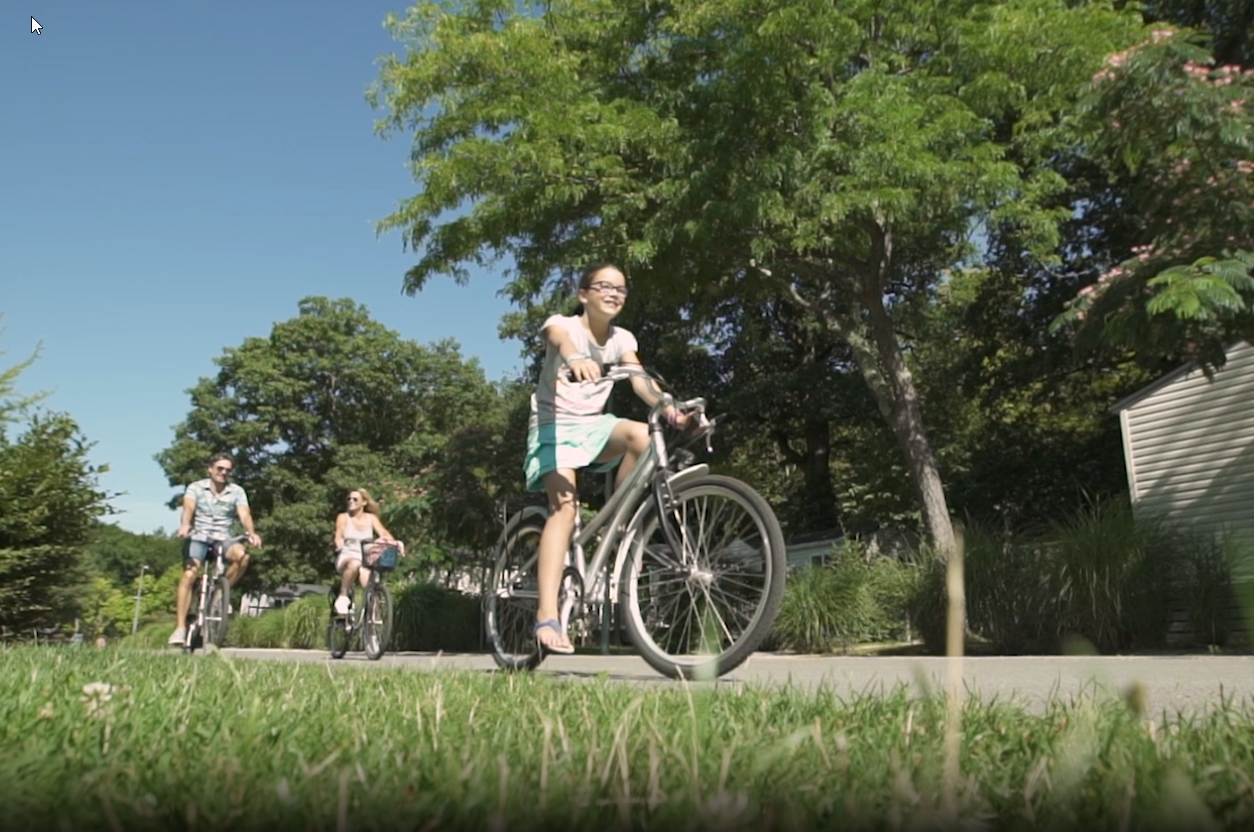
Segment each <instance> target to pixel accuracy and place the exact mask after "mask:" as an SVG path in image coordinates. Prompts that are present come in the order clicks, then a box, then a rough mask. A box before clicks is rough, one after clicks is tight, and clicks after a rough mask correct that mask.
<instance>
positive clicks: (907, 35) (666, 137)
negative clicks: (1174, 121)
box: [372, 0, 1142, 536]
mask: <svg viewBox="0 0 1254 832" xmlns="http://www.w3.org/2000/svg"><path fill="white" fill-rule="evenodd" d="M389 23H390V26H391V28H392V30H393V33H394V35H395V36H396V37H397V38H398V39H399V40H401V41H402V42H403V43H404V44H405V46H406V50H405V52H404V54H403V55H400V56H398V55H389V56H386V57H385V58H384V59H383V62H382V63H383V67H382V70H381V74H380V80H379V83H378V85H377V87H376V89H375V90H374V91H373V92H372V101H373V102H374V103H375V104H376V105H378V106H381V107H383V108H385V109H386V114H385V117H384V118H383V120H382V121H381V123H380V125H379V129H380V132H382V133H385V134H387V133H391V132H396V131H408V130H412V131H413V132H414V149H413V163H412V169H413V173H414V175H415V178H416V179H417V182H418V185H419V193H418V195H416V196H414V197H413V198H411V199H409V200H406V201H405V202H404V203H402V205H401V207H400V208H399V209H398V210H397V211H396V212H394V213H393V214H392V215H390V216H389V217H387V218H386V219H385V220H384V221H383V222H382V223H381V225H380V229H381V230H390V229H398V230H400V231H401V232H402V233H403V234H404V239H405V243H406V245H407V246H408V247H409V248H411V249H412V250H413V251H414V252H415V254H416V256H417V262H416V263H415V265H414V266H413V267H412V268H411V269H410V270H409V272H408V273H407V275H406V279H405V286H406V288H407V289H408V290H410V291H416V290H418V289H420V288H421V287H422V286H423V285H424V284H425V283H426V281H427V280H429V279H430V278H432V277H434V276H437V275H450V276H452V277H453V278H454V279H456V280H459V281H460V280H465V279H466V277H467V275H468V272H467V265H468V264H482V263H485V262H487V261H488V260H490V259H492V258H494V257H497V256H501V255H505V254H508V255H511V256H512V258H513V260H514V262H515V263H516V269H515V270H514V271H513V273H512V275H511V280H510V282H509V284H508V286H507V287H506V294H507V295H508V296H509V297H510V298H511V299H513V300H515V301H516V302H517V303H518V304H519V305H520V306H522V307H523V311H522V312H521V313H519V314H516V315H513V316H511V317H510V319H509V320H508V321H507V322H506V326H507V327H509V328H510V329H511V331H512V332H514V333H515V334H517V333H519V332H525V333H528V334H530V333H532V332H534V327H535V324H536V323H537V322H538V320H537V319H538V318H539V317H540V316H541V315H543V314H544V313H545V312H548V311H550V310H552V309H553V308H554V307H555V306H558V305H560V304H561V303H562V302H564V301H565V300H566V299H568V298H569V297H570V294H571V289H570V283H569V278H570V276H571V274H572V272H573V271H574V270H576V269H577V268H578V267H579V266H580V265H581V264H583V263H586V262H589V261H592V260H600V259H605V258H609V259H613V260H616V261H619V262H621V263H622V264H623V265H624V266H625V267H626V268H627V269H628V271H629V273H630V274H631V277H632V281H633V296H632V297H633V300H632V303H631V304H629V307H628V312H627V313H625V318H624V323H625V324H628V325H632V324H634V323H635V321H634V320H628V318H629V317H630V316H631V315H632V314H634V313H632V312H631V311H630V310H631V309H632V308H633V307H635V308H643V309H645V310H647V315H645V317H646V318H647V317H648V316H649V315H653V316H658V317H657V319H656V320H655V321H654V326H655V327H656V328H658V329H659V330H666V329H667V328H669V330H670V334H669V335H668V336H667V337H668V338H669V339H670V340H671V341H672V342H674V343H677V344H693V343H697V344H701V345H711V348H712V349H714V350H715V351H718V352H720V353H722V354H720V355H719V356H716V358H717V360H718V363H719V364H720V365H721V369H722V370H723V372H724V374H725V375H727V376H730V375H731V371H734V381H731V382H730V383H729V386H731V387H734V388H735V389H736V390H739V391H744V390H746V389H748V388H754V389H753V392H752V393H744V392H741V394H740V396H739V398H737V399H736V401H734V402H733V404H735V405H736V406H737V408H738V409H739V410H742V411H744V412H746V414H747V416H748V418H747V419H746V422H745V425H746V429H745V431H744V433H749V432H752V431H753V430H755V429H761V427H763V426H764V423H766V424H767V425H769V429H771V430H772V431H773V432H774V433H773V434H772V436H771V440H772V442H773V443H774V444H775V445H776V448H777V452H776V454H775V455H774V456H775V459H776V460H777V464H778V465H780V466H795V467H796V468H797V469H799V470H801V471H802V472H803V476H804V477H805V486H804V488H803V489H799V490H798V489H796V488H795V486H793V485H791V484H787V483H784V484H781V485H780V486H778V491H780V492H784V493H789V492H791V495H790V499H795V502H796V514H797V516H798V518H800V519H799V521H798V522H799V523H800V524H802V525H809V524H816V523H817V524H826V523H829V522H832V520H833V511H832V506H831V504H832V491H833V490H835V491H840V490H843V489H852V488H854V487H856V488H861V489H864V491H865V492H866V493H867V494H869V495H870V496H869V497H868V499H867V500H866V501H864V502H869V501H870V500H877V501H881V502H884V503H891V502H892V501H893V500H894V499H895V498H896V494H895V493H891V492H896V491H899V490H900V489H899V488H894V489H891V490H890V489H885V488H884V487H882V485H881V483H879V482H876V483H873V484H868V483H866V482H865V481H857V480H855V481H854V482H852V483H846V482H844V481H843V480H842V478H843V476H844V473H845V472H840V471H838V472H835V473H834V474H833V476H831V477H830V478H829V473H832V472H829V470H828V468H827V459H828V457H829V454H830V453H831V451H832V448H833V447H836V446H838V445H839V444H840V440H841V439H844V438H845V437H842V436H835V435H833V434H834V433H835V432H834V431H831V424H832V421H833V420H839V419H844V418H849V417H850V416H851V415H853V414H856V415H857V416H859V417H860V416H862V414H863V413H865V412H867V411H870V412H875V410H878V412H879V414H880V416H881V417H883V418H884V419H885V421H886V423H887V424H888V425H891V428H892V432H891V434H889V436H890V438H891V442H892V444H893V445H895V446H896V447H895V449H893V450H892V451H891V453H893V454H894V455H896V456H904V460H903V462H904V464H902V466H901V471H902V473H903V474H904V477H905V479H906V481H910V482H912V483H913V485H914V491H915V493H914V494H907V495H906V500H907V501H909V502H911V503H912V504H911V505H909V506H908V507H907V508H908V511H915V510H918V509H919V507H920V506H922V508H923V511H924V515H925V518H924V519H925V521H926V522H927V524H928V528H929V531H931V532H933V533H937V534H941V535H943V536H947V535H948V531H947V530H948V514H947V512H946V511H945V509H944V508H943V506H944V495H943V493H940V491H941V489H940V482H939V478H938V477H935V476H932V474H934V472H935V464H934V462H933V459H932V451H931V449H930V445H929V439H928V435H927V432H926V431H925V430H924V427H923V420H922V419H921V418H920V417H919V414H918V412H917V408H916V405H915V402H916V401H917V398H918V397H917V395H916V390H915V387H914V381H913V378H912V376H911V375H910V374H909V373H908V372H906V371H905V369H904V368H903V366H902V361H901V358H902V356H901V346H902V340H903V327H902V326H901V321H900V314H901V310H902V308H903V306H906V305H908V304H909V302H910V301H911V300H912V299H920V298H926V297H927V296H929V293H930V292H931V291H932V290H933V289H934V287H936V286H937V285H938V284H939V283H941V282H943V281H944V279H945V277H946V275H947V273H948V272H949V271H950V270H952V269H953V268H955V267H956V266H959V265H962V264H963V263H964V262H965V261H966V260H967V259H968V258H970V257H971V256H973V255H975V254H976V251H975V246H974V245H972V242H971V239H970V237H971V234H972V231H973V229H975V228H977V227H980V226H983V227H985V228H1006V229H1013V230H1014V231H1015V233H1016V234H1017V236H1018V240H1019V243H1020V248H1021V250H1023V251H1026V252H1031V253H1033V254H1034V255H1037V256H1040V257H1048V256H1050V254H1051V253H1052V250H1053V248H1054V246H1055V244H1056V242H1057V240H1058V238H1059V234H1058V225H1059V223H1060V222H1062V221H1063V220H1065V219H1066V217H1068V216H1069V215H1070V212H1069V211H1068V210H1067V208H1066V207H1065V206H1063V205H1061V204H1060V195H1061V194H1062V193H1063V191H1064V188H1065V185H1066V182H1065V180H1064V179H1063V177H1062V176H1061V175H1059V174H1058V172H1057V171H1055V170H1053V169H1052V168H1051V167H1050V164H1051V161H1052V160H1053V159H1054V158H1055V157H1056V156H1057V155H1058V154H1059V153H1060V152H1061V151H1062V149H1063V148H1065V147H1067V146H1069V144H1068V143H1069V142H1070V141H1071V139H1070V137H1069V135H1068V134H1067V132H1066V131H1065V130H1063V129H1062V127H1061V125H1062V120H1063V117H1064V114H1066V113H1067V112H1068V111H1069V110H1070V109H1071V108H1073V107H1074V104H1075V100H1076V98H1077V96H1078V95H1079V93H1080V91H1081V88H1082V86H1083V84H1084V83H1085V81H1086V80H1087V79H1088V78H1089V77H1090V76H1091V75H1092V73H1093V72H1094V71H1096V70H1097V69H1098V68H1099V62H1100V56H1101V55H1104V54H1108V53H1109V52H1111V51H1114V50H1116V49H1119V48H1123V47H1125V46H1127V45H1129V44H1130V43H1132V42H1134V40H1135V39H1136V37H1137V36H1138V33H1139V32H1140V31H1141V28H1142V27H1141V23H1140V21H1139V19H1138V16H1137V15H1136V14H1134V13H1132V12H1130V11H1128V12H1121V11H1116V10H1114V9H1112V8H1111V6H1110V5H1109V4H1106V3H1081V4H1076V3H1068V2H1063V0H1056V1H1051V0H1014V2H970V3H964V4H960V5H954V4H934V3H923V2H907V3H903V4H897V5H895V6H893V7H892V8H891V9H885V8H883V7H882V6H881V5H880V4H873V3H863V2H854V3H836V4H833V3H827V4H823V3H817V4H816V3H807V2H800V1H799V0H792V2H788V1H787V0H786V1H785V2H778V3H774V4H770V5H767V6H762V5H761V4H755V3H747V2H743V0H684V2H680V3H677V4H669V5H666V6H658V5H657V4H652V3H648V2H638V1H636V0H633V1H632V2H625V3H615V4H606V3H600V2H594V1H593V0H567V2H563V3H559V4H556V5H553V4H543V5H541V4H536V5H530V4H522V5H520V6H516V7H507V6H503V5H501V4H498V3H496V2H489V1H488V0H484V2H470V3H465V4H458V5H456V6H451V5H443V4H423V5H420V6H417V7H415V8H413V9H411V10H410V12H409V14H408V16H407V17H406V18H405V19H403V20H398V19H395V18H392V19H390V21H389ZM776 309H778V310H781V311H780V314H778V315H773V316H772V317H771V318H770V319H769V323H768V325H766V326H765V327H757V328H755V329H751V328H750V327H747V326H745V325H744V323H745V322H746V321H749V320H753V319H754V318H755V316H758V317H761V313H762V311H763V310H772V311H773V310H776ZM654 346H658V345H656V344H655V345H654ZM734 350H739V352H738V353H737V354H735V355H734V356H733V355H732V353H733V351H734ZM677 351H678V350H677ZM855 370H856V371H858V372H859V373H860V374H861V375H862V377H863V379H864V381H865V382H866V383H867V384H868V386H869V389H870V391H871V393H872V394H873V397H866V396H864V397H862V400H861V401H857V400H853V401H850V400H848V399H846V398H843V397H842V396H841V395H840V394H841V393H842V392H844V389H845V388H844V384H843V382H844V381H845V380H846V378H845V377H846V375H848V374H851V373H852V372H853V371H855ZM731 400H732V397H730V396H729V402H730V401H731ZM871 401H873V402H874V408H875V409H874V410H873V409H872V408H870V407H868V405H869V403H870V402H871ZM776 403H778V404H776ZM781 411H783V412H781ZM776 434H777V435H776ZM736 464H738V465H741V466H744V467H748V465H749V461H748V460H742V461H740V462H738V463H736ZM892 465H893V462H887V463H881V466H882V467H890V466H892ZM758 467H759V468H761V467H762V466H758ZM761 473H762V479H761V480H760V481H762V482H768V481H769V480H778V479H780V478H779V477H778V476H775V477H771V476H770V472H769V471H762V472H761ZM833 481H834V482H833ZM757 482H758V481H755V484H757ZM834 486H835V487H834ZM767 487H768V489H769V490H776V488H777V486H776V484H775V483H770V485H769V486H767ZM792 495H795V498H794V497H793V496H792ZM920 497H924V499H922V500H920ZM893 508H894V510H895V511H896V512H897V513H898V514H902V513H906V512H902V511H901V510H900V509H899V508H898V507H897V506H894V507H893ZM841 519H843V518H841Z"/></svg>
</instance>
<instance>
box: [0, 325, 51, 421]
mask: <svg viewBox="0 0 1254 832" xmlns="http://www.w3.org/2000/svg"><path fill="white" fill-rule="evenodd" d="M2 317H3V316H0V318H2ZM3 334H4V330H3V329H0V335H3ZM0 355H4V351H3V350H0ZM38 357H39V350H38V349H36V350H35V352H34V354H33V355H31V356H30V358H27V359H26V360H25V361H19V362H18V363H17V364H14V365H13V366H12V367H8V368H6V369H4V370H0V431H3V430H4V427H5V425H6V424H8V423H9V422H12V421H13V420H14V419H15V418H16V417H17V416H19V415H20V414H22V413H23V412H24V411H26V409H27V408H29V407H30V406H31V405H33V404H35V403H36V402H38V401H40V400H41V399H43V398H45V396H46V395H47V394H44V393H38V394H35V395H33V396H22V395H18V392H17V379H18V376H20V375H21V374H22V371H23V370H25V369H26V368H27V367H29V366H30V365H32V364H34V363H35V359H37V358H38Z"/></svg>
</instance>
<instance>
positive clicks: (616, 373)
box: [583, 364, 714, 436]
mask: <svg viewBox="0 0 1254 832" xmlns="http://www.w3.org/2000/svg"><path fill="white" fill-rule="evenodd" d="M632 377H640V378H643V379H646V380H647V381H648V382H649V383H650V384H652V385H653V386H654V387H655V389H656V390H657V393H658V401H657V403H656V404H654V405H653V407H651V408H650V409H649V424H650V425H654V426H655V425H657V424H658V419H659V418H660V416H661V414H662V411H663V410H665V409H666V408H667V407H670V406H672V405H673V406H674V407H676V408H678V409H679V410H681V411H683V412H685V413H694V414H696V417H697V430H696V431H695V432H694V434H695V435H697V436H699V435H701V434H702V433H707V434H708V433H709V432H711V431H712V430H713V428H714V423H713V422H712V421H710V420H709V419H708V418H707V417H706V415H705V399H704V398H701V397H698V398H695V399H687V400H685V401H675V397H674V396H673V395H671V394H670V393H668V392H666V391H665V390H663V389H662V386H661V382H660V380H659V379H658V378H657V377H656V376H655V375H653V373H650V372H649V371H648V370H646V369H645V368H644V367H642V366H640V365H639V364H615V365H613V366H611V367H610V368H609V369H608V370H607V371H606V373H605V375H603V376H601V377H600V378H599V379H594V380H592V381H585V382H583V383H584V384H593V385H596V384H613V383H615V382H619V381H623V380H624V379H629V378H632Z"/></svg>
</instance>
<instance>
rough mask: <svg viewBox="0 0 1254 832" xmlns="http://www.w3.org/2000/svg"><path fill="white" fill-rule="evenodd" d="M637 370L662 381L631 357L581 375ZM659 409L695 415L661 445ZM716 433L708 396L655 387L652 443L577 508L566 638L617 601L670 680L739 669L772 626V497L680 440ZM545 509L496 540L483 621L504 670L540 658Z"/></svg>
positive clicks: (566, 583) (775, 526) (780, 589)
mask: <svg viewBox="0 0 1254 832" xmlns="http://www.w3.org/2000/svg"><path fill="white" fill-rule="evenodd" d="M634 375H642V376H643V377H645V378H647V379H649V380H650V381H651V382H652V383H653V384H654V385H657V384H658V379H656V378H655V377H654V376H652V375H651V374H649V373H648V372H647V371H645V370H644V369H643V368H641V367H639V366H636V365H620V366H617V367H612V368H610V369H609V372H607V373H606V375H605V376H603V377H602V378H601V379H600V380H598V381H595V382H586V383H590V384H601V383H614V382H617V381H621V380H623V379H627V378H630V377H632V376H634ZM667 405H674V406H676V407H678V408H679V409H680V410H681V411H683V412H686V413H689V414H691V416H692V419H693V422H694V423H695V428H694V429H693V430H691V431H688V432H687V433H686V434H685V435H683V436H681V437H679V438H678V439H677V440H672V441H671V442H669V443H668V441H667V439H666V437H665V435H664V434H665V428H664V425H663V421H664V420H663V419H662V413H663V410H664V409H665V407H666V406H667ZM713 431H714V422H713V421H712V420H710V419H708V418H707V417H706V415H705V400H704V399H692V400H690V401H685V402H676V401H674V399H673V397H672V396H671V395H669V394H663V396H662V399H661V400H660V401H659V402H658V403H657V404H656V405H655V406H654V407H653V408H651V409H650V412H649V439H650V441H649V448H648V450H646V451H645V453H643V454H642V455H641V457H640V460H639V462H638V463H637V465H636V468H635V469H634V470H633V471H632V472H631V473H630V474H629V475H628V476H627V479H626V480H625V481H624V482H623V483H622V485H621V486H620V487H619V488H618V489H617V490H616V491H615V492H614V493H613V494H612V495H610V496H609V498H608V500H607V502H606V504H605V506H604V507H603V508H602V509H601V510H600V511H599V512H598V513H597V514H596V516H595V517H593V518H592V519H591V520H590V521H589V522H588V523H587V525H584V524H583V523H582V521H581V519H580V512H579V511H576V513H575V516H576V521H575V532H574V535H573V536H572V540H571V546H570V549H569V550H568V552H567V558H566V564H567V565H566V570H565V572H564V573H563V576H562V588H561V594H560V596H559V610H560V613H559V618H560V622H561V625H562V627H563V628H564V629H565V630H566V632H567V633H568V634H571V635H572V637H574V636H573V633H572V628H574V627H576V625H578V626H579V628H580V629H582V630H584V631H585V632H586V631H590V630H591V629H592V626H591V622H590V621H589V618H590V615H589V612H590V611H591V610H593V609H595V608H596V607H597V606H598V605H600V604H601V603H602V600H603V599H610V601H611V603H613V599H617V604H618V608H619V611H620V614H621V615H622V616H623V618H624V623H625V625H626V630H627V635H628V637H629V638H630V639H631V642H632V643H633V644H634V645H635V646H636V648H637V649H638V650H639V651H640V654H641V656H642V657H643V658H644V660H645V661H646V662H648V663H649V664H650V665H651V666H652V667H653V668H654V669H655V670H657V671H658V672H659V673H662V674H664V675H666V676H670V677H672V678H676V677H681V676H682V677H684V678H687V679H698V678H717V677H718V676H721V675H723V674H725V673H727V672H728V671H730V670H732V669H733V668H735V667H737V666H739V665H740V664H741V663H742V662H744V661H745V659H747V658H748V657H749V655H750V654H751V653H753V651H754V650H756V649H757V647H758V646H759V645H760V644H761V643H762V640H763V639H764V638H765V637H766V635H767V634H768V633H769V632H770V629H771V627H772V626H773V625H774V623H775V616H776V614H777V613H778V612H779V606H780V603H781V601H782V600H783V595H784V581H785V577H786V571H787V570H786V557H785V552H784V536H783V532H782V531H781V530H780V526H779V521H778V520H777V519H776V517H775V513H774V512H773V511H772V510H771V507H770V505H769V504H768V503H767V502H766V500H764V499H763V498H762V497H761V496H760V495H759V494H758V493H757V492H756V491H754V490H753V489H752V488H750V487H749V486H748V485H746V484H745V483H743V482H741V481H740V480H737V479H734V478H732V477H727V476H719V475H715V474H711V473H710V469H709V466H708V465H705V464H697V463H696V461H695V460H696V457H695V455H694V454H693V452H692V451H691V450H689V449H688V448H687V447H685V446H686V445H689V444H691V443H693V442H695V441H696V440H697V439H700V438H705V440H706V449H707V451H708V450H711V448H710V444H709V437H710V435H711V434H712V433H713ZM672 446H674V447H672ZM547 517H548V510H547V509H546V508H543V507H540V506H529V507H527V508H525V509H523V510H522V511H519V512H518V513H516V514H514V515H513V516H512V517H511V518H510V519H509V520H508V521H507V522H506V524H505V529H504V531H503V532H502V533H501V537H500V539H499V541H498V543H497V548H496V553H495V558H494V565H493V569H492V578H491V584H490V585H489V588H488V592H486V593H485V596H484V623H485V627H486V631H487V636H488V641H489V644H490V646H491V650H492V656H493V658H494V659H495V660H496V663H497V664H498V665H499V666H500V667H502V668H505V669H508V670H531V669H534V668H535V667H537V666H538V665H539V664H540V662H541V661H542V660H543V658H544V656H543V651H542V650H541V649H540V647H539V646H538V645H537V643H536V638H535V623H536V608H537V605H538V599H539V596H538V591H537V580H536V559H537V554H538V549H539V542H540V535H541V533H542V532H543V530H544V524H545V520H546V519H547ZM587 549H594V552H595V553H594V555H593V557H592V561H591V563H588V562H587V560H586V558H585V550H587ZM607 582H608V583H607ZM602 612H603V613H604V612H605V611H604V610H603V611H602Z"/></svg>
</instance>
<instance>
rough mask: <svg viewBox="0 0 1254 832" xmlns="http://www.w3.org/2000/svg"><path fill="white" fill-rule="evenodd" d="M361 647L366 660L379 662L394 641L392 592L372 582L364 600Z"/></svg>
mask: <svg viewBox="0 0 1254 832" xmlns="http://www.w3.org/2000/svg"><path fill="white" fill-rule="evenodd" d="M362 605H363V606H362V621H361V647H362V650H364V651H365V653H366V658H368V659H370V660H371V661H378V660H379V659H381V658H383V654H384V653H386V652H387V649H388V643H389V642H390V641H391V639H392V591H391V590H390V589H388V588H387V586H386V585H385V584H383V583H382V582H378V583H376V582H374V581H371V583H370V586H368V587H366V593H365V598H363V599H362Z"/></svg>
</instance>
